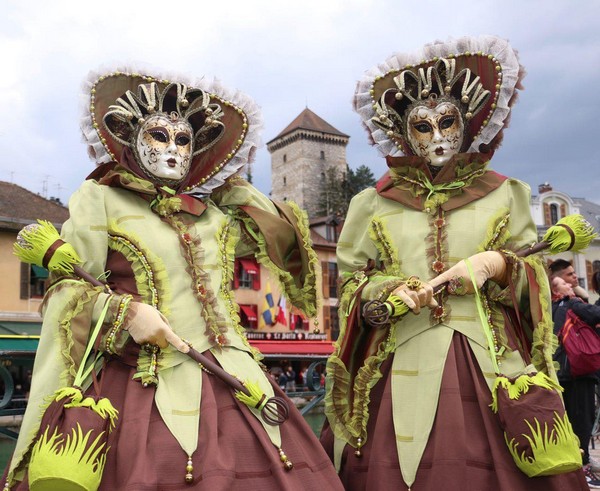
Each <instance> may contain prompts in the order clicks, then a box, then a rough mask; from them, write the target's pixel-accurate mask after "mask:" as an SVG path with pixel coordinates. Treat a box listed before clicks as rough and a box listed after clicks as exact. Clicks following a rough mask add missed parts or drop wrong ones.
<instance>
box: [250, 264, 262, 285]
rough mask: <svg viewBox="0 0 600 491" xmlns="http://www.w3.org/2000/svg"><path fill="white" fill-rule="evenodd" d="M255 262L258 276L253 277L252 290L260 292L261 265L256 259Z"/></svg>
mask: <svg viewBox="0 0 600 491" xmlns="http://www.w3.org/2000/svg"><path fill="white" fill-rule="evenodd" d="M253 261H254V262H255V263H256V274H255V275H252V276H253V277H252V289H253V290H260V264H258V262H257V261H256V259H253Z"/></svg>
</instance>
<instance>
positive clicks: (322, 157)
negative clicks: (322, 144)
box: [321, 150, 325, 160]
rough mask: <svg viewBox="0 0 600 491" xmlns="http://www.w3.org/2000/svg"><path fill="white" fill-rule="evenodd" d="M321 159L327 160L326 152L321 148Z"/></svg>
mask: <svg viewBox="0 0 600 491" xmlns="http://www.w3.org/2000/svg"><path fill="white" fill-rule="evenodd" d="M321 160H325V152H324V151H323V150H321Z"/></svg>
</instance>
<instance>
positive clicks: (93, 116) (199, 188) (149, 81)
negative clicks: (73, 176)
mask: <svg viewBox="0 0 600 491" xmlns="http://www.w3.org/2000/svg"><path fill="white" fill-rule="evenodd" d="M177 79H178V81H177V82H175V81H171V80H168V79H166V78H163V77H159V76H153V75H148V74H140V73H138V72H136V71H134V70H128V69H117V70H115V71H112V72H109V73H107V74H103V75H99V74H96V73H92V74H90V76H89V77H88V81H87V83H86V85H87V87H86V89H87V90H86V92H87V94H86V97H87V101H86V102H87V104H86V107H85V114H84V119H83V122H82V130H83V134H84V137H85V139H86V141H87V143H88V145H89V148H90V155H91V157H92V159H93V160H95V161H96V163H97V164H99V165H100V164H103V163H106V162H111V161H119V159H120V157H121V154H122V152H123V149H124V148H125V147H131V146H132V145H133V139H132V136H133V135H135V134H136V132H137V131H138V130H139V128H140V126H141V125H142V124H143V123H144V121H145V119H146V118H147V117H148V116H151V115H153V114H158V113H164V114H165V115H167V116H169V117H171V118H172V119H173V118H177V119H181V120H183V121H186V122H187V123H188V124H189V125H190V126H191V128H192V134H193V153H192V163H191V169H190V174H189V176H188V178H187V179H186V185H185V189H184V190H183V191H185V192H190V193H198V194H210V192H211V191H212V190H213V189H214V188H216V187H218V186H220V185H221V184H223V182H225V179H227V178H228V177H229V176H231V175H232V174H234V173H236V172H238V171H239V170H240V169H241V168H242V167H243V166H244V165H245V164H246V163H247V162H248V161H249V159H251V158H252V156H253V153H254V150H255V148H256V146H257V144H258V131H259V129H260V127H261V120H260V116H259V110H258V106H257V105H256V104H255V103H254V102H253V101H252V100H251V99H250V98H249V97H247V96H245V95H243V94H241V93H239V92H235V93H232V92H229V91H227V90H226V89H224V88H223V87H222V86H221V85H220V84H219V83H217V82H213V83H207V82H206V81H205V80H203V79H202V80H199V81H196V82H189V83H188V82H186V81H183V80H182V77H177Z"/></svg>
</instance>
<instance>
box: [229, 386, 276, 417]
mask: <svg viewBox="0 0 600 491" xmlns="http://www.w3.org/2000/svg"><path fill="white" fill-rule="evenodd" d="M243 385H244V387H245V388H246V389H248V392H250V395H247V394H244V393H243V392H241V391H236V393H235V397H236V399H237V400H238V401H240V402H242V403H243V404H245V405H246V406H248V407H252V408H256V409H258V410H259V411H262V410H263V408H264V407H265V406H266V405H267V402H268V399H267V396H266V395H265V394H264V392H263V391H262V390H260V387H259V386H258V384H257V383H254V382H243Z"/></svg>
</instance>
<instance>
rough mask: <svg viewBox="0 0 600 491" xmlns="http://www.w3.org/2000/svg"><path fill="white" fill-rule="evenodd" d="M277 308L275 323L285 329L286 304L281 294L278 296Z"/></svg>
mask: <svg viewBox="0 0 600 491" xmlns="http://www.w3.org/2000/svg"><path fill="white" fill-rule="evenodd" d="M277 306H278V307H279V310H278V312H277V318H276V319H275V321H276V322H278V323H279V324H283V325H284V326H286V327H287V302H286V300H285V297H284V296H283V294H281V295H280V296H279V302H277Z"/></svg>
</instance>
